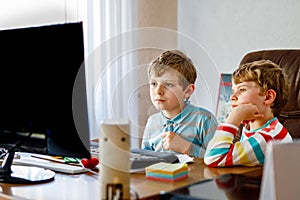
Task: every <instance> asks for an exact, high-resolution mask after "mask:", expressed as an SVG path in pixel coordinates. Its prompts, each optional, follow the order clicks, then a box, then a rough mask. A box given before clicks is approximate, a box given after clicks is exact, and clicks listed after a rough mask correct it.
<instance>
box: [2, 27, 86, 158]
mask: <svg viewBox="0 0 300 200" xmlns="http://www.w3.org/2000/svg"><path fill="white" fill-rule="evenodd" d="M83 61H84V42H83V27H82V22H76V23H65V24H54V25H46V26H39V27H28V28H18V29H10V30H1V31H0V147H4V148H7V149H12V148H14V151H26V152H34V153H43V154H49V155H60V156H68V157H78V158H83V157H86V158H88V157H90V153H89V144H88V141H89V127H88V113H87V101H86V82H85V80H86V79H85V68H84V65H83V64H84V62H83ZM74 84H75V87H74ZM74 111H75V112H74ZM75 118H76V119H75ZM75 122H76V123H75ZM19 144H21V145H19Z"/></svg>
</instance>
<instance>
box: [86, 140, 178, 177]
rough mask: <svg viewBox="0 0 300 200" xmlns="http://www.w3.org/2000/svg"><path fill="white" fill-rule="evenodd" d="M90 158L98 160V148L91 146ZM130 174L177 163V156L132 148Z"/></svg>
mask: <svg viewBox="0 0 300 200" xmlns="http://www.w3.org/2000/svg"><path fill="white" fill-rule="evenodd" d="M91 154H92V157H97V158H99V148H98V146H97V145H91ZM130 161H131V170H130V172H131V173H135V172H143V171H145V167H148V166H150V165H152V164H155V163H158V162H167V163H177V162H179V160H178V156H176V155H175V154H172V153H169V152H156V151H151V150H145V149H139V148H132V149H131V150H130Z"/></svg>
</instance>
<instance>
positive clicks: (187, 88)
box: [185, 84, 195, 98]
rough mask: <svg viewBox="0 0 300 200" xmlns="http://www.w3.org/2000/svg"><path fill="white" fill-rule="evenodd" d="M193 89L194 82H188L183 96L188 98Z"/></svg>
mask: <svg viewBox="0 0 300 200" xmlns="http://www.w3.org/2000/svg"><path fill="white" fill-rule="evenodd" d="M194 90H195V85H194V84H189V85H188V86H187V87H186V89H185V98H189V97H190V96H191V95H192V94H193V92H194Z"/></svg>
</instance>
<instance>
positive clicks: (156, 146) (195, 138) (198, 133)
mask: <svg viewBox="0 0 300 200" xmlns="http://www.w3.org/2000/svg"><path fill="white" fill-rule="evenodd" d="M148 77H149V82H150V96H151V101H152V103H153V105H154V106H155V108H156V109H157V110H159V111H160V112H159V113H156V114H154V115H152V116H150V117H149V119H148V121H147V125H146V127H145V131H144V137H143V141H142V148H143V149H147V150H153V151H170V152H173V153H183V154H188V155H190V156H195V157H203V156H204V152H205V149H206V147H207V144H208V141H209V140H210V139H211V138H212V136H213V134H214V132H215V130H216V127H217V120H216V118H215V117H214V116H213V115H212V114H211V113H210V112H209V111H208V110H205V109H203V108H200V107H196V106H194V105H192V104H190V102H189V98H190V96H191V95H192V94H193V92H194V89H195V85H194V83H195V81H196V78H197V72H196V69H195V67H194V65H193V63H192V61H191V59H190V58H188V57H187V56H186V55H185V54H184V53H183V52H181V51H179V50H170V51H165V52H163V53H162V54H161V55H160V56H159V57H157V58H156V59H155V60H154V61H153V62H152V63H150V65H149V68H148Z"/></svg>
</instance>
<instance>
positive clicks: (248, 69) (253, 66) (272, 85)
mask: <svg viewBox="0 0 300 200" xmlns="http://www.w3.org/2000/svg"><path fill="white" fill-rule="evenodd" d="M232 81H233V82H234V83H235V84H238V83H241V82H247V81H254V82H255V83H256V84H257V86H258V87H259V88H260V92H261V93H263V92H266V91H267V90H268V89H273V90H274V91H275V92H276V98H275V101H274V103H273V104H272V106H271V109H272V111H273V113H274V115H275V116H278V115H279V114H280V112H281V110H282V109H283V107H284V106H285V105H286V103H287V101H288V95H289V84H288V79H287V76H286V74H285V73H284V71H283V70H282V68H280V67H279V66H278V65H277V64H275V63H273V62H272V61H270V60H259V61H253V62H250V63H245V64H243V65H241V66H240V67H239V68H237V69H236V70H235V71H234V72H233V75H232Z"/></svg>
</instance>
